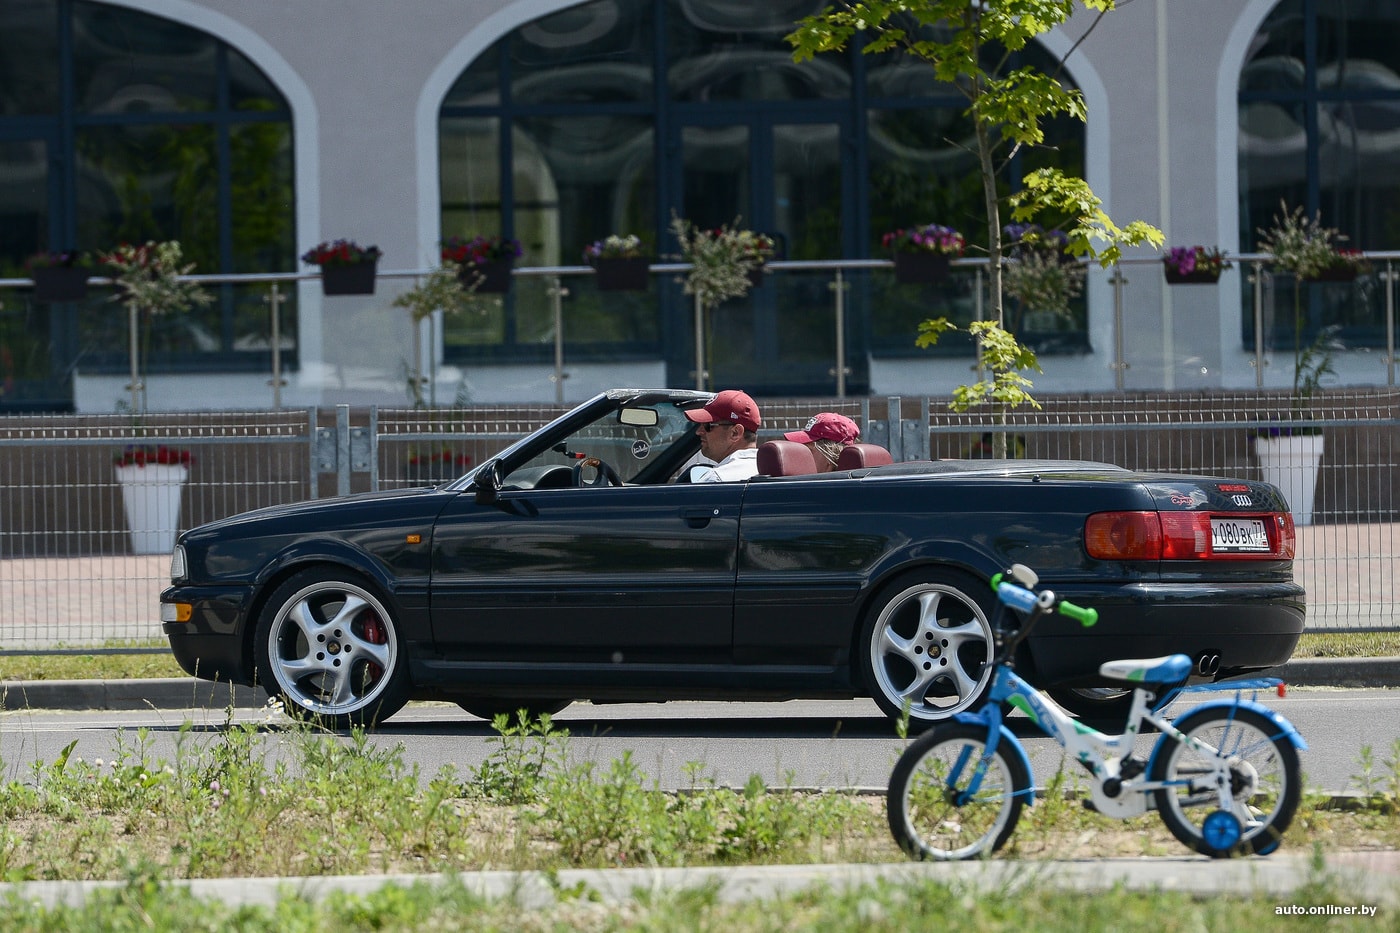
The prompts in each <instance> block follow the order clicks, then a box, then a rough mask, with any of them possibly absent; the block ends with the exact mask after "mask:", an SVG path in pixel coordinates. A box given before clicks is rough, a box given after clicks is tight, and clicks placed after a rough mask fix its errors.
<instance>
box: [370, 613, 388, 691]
mask: <svg viewBox="0 0 1400 933" xmlns="http://www.w3.org/2000/svg"><path fill="white" fill-rule="evenodd" d="M364 638H365V641H367V642H369V643H370V644H371V645H382V644H384V643H385V642H387V641H388V640H389V639H388V636H387V635H386V634H385V633H384V623H383V622H381V621H379V616H377V615H375V614H374V613H372V612H367V613H365V617H364ZM365 666H366V667H367V668H368V670H367V671H366V672H365V673H367V674H368V675H369V676H368V677H367V678H366V681H367V682H366V684H365V686H372V685H373V684H376V683H378V682H379V678H381V677H383V676H384V668H382V667H380V666H379V665H378V664H375V663H374V662H373V661H369V662H367V663H366V665H365Z"/></svg>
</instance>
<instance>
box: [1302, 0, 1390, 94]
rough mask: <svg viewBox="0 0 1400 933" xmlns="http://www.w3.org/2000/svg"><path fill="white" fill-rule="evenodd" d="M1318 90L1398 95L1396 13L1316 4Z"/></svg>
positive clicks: (1381, 7)
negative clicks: (1343, 90) (1338, 89)
mask: <svg viewBox="0 0 1400 933" xmlns="http://www.w3.org/2000/svg"><path fill="white" fill-rule="evenodd" d="M1317 86H1318V88H1319V89H1323V90H1329V89H1336V88H1345V89H1346V90H1348V91H1355V92H1358V93H1365V92H1381V93H1386V94H1396V93H1400V7H1397V6H1396V5H1395V4H1394V3H1318V4H1317Z"/></svg>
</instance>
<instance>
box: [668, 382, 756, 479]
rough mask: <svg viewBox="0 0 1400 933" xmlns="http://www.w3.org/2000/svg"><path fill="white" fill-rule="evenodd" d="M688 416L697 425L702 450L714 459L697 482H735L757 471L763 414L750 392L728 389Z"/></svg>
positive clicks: (708, 457)
mask: <svg viewBox="0 0 1400 933" xmlns="http://www.w3.org/2000/svg"><path fill="white" fill-rule="evenodd" d="M685 416H686V417H687V418H689V419H690V420H691V421H694V422H695V423H696V424H697V425H698V427H697V428H696V429H695V433H696V434H698V435H699V436H700V453H701V454H702V455H703V456H704V457H705V458H706V459H708V460H712V461H714V463H715V466H714V467H712V468H711V469H709V470H707V471H705V472H704V473H702V474H701V475H700V476H698V477H696V479H695V480H694V482H697V483H732V482H734V481H736V480H744V479H749V478H750V477H753V476H757V475H758V429H759V428H761V427H763V418H762V417H761V416H760V415H759V413H758V405H756V404H754V400H753V399H751V398H749V396H748V394H747V393H745V392H740V391H739V390H738V389H726V390H725V391H723V392H721V393H719V394H718V395H716V396H715V397H714V398H713V399H712V400H711V401H710V403H709V404H708V405H706V406H705V407H704V408H692V409H690V410H689V411H687V412H686V413H685Z"/></svg>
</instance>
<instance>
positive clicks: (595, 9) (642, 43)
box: [510, 0, 656, 104]
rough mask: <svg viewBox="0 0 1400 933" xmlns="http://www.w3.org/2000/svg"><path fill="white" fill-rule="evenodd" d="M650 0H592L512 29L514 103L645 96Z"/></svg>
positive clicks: (651, 42) (651, 38)
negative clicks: (639, 0)
mask: <svg viewBox="0 0 1400 933" xmlns="http://www.w3.org/2000/svg"><path fill="white" fill-rule="evenodd" d="M651 10H652V6H651V4H649V3H646V4H636V3H629V4H623V3H620V2H618V0H596V2H594V3H586V4H584V5H582V6H577V7H571V8H570V9H567V10H564V11H562V12H560V13H555V14H554V15H553V16H546V17H544V18H543V19H537V20H535V21H534V22H532V23H527V24H526V25H524V26H521V27H520V28H519V29H518V30H516V31H515V33H513V34H512V39H511V44H510V50H511V62H510V75H511V100H512V101H513V102H515V103H529V104H540V103H601V102H606V101H650V100H651V96H652V54H653V53H652V50H653V49H654V47H655V44H656V39H655V32H656V31H655V27H654V24H653V23H652V18H651Z"/></svg>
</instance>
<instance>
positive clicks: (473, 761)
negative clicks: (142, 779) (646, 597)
mask: <svg viewBox="0 0 1400 933" xmlns="http://www.w3.org/2000/svg"><path fill="white" fill-rule="evenodd" d="M1260 699H1261V701H1262V702H1264V703H1265V704H1266V705H1268V706H1270V707H1272V708H1274V709H1276V710H1278V711H1279V712H1280V713H1282V714H1283V715H1284V716H1286V717H1287V718H1289V719H1290V720H1292V721H1293V723H1294V724H1295V725H1296V726H1297V727H1298V730H1299V732H1300V733H1301V734H1302V735H1303V737H1304V739H1305V740H1306V741H1307V742H1308V743H1309V748H1308V750H1307V751H1305V752H1303V753H1302V762H1303V768H1304V773H1305V776H1306V780H1307V783H1308V786H1309V787H1310V788H1313V789H1317V790H1321V791H1325V792H1328V793H1342V792H1346V791H1349V790H1357V789H1358V787H1357V782H1356V780H1355V778H1356V777H1357V776H1358V775H1360V773H1361V770H1362V769H1361V764H1360V760H1361V749H1362V747H1363V746H1370V748H1371V749H1372V751H1373V755H1374V758H1375V761H1376V767H1377V772H1378V773H1377V777H1378V778H1381V779H1382V780H1384V779H1385V778H1387V777H1389V776H1391V775H1393V774H1395V773H1400V763H1396V764H1395V765H1394V766H1388V765H1386V764H1385V762H1386V760H1387V759H1388V758H1389V759H1392V760H1393V759H1395V758H1396V757H1398V756H1400V690H1384V689H1374V688H1368V689H1343V688H1293V689H1291V690H1289V692H1288V695H1287V696H1286V697H1285V698H1282V699H1280V698H1278V697H1276V696H1274V695H1272V694H1269V695H1267V696H1263V697H1261V698H1260ZM1198 701H1199V700H1198V699H1195V700H1193V701H1192V703H1191V704H1190V705H1194V702H1198ZM1187 705H1188V704H1183V703H1178V704H1177V705H1176V706H1175V707H1174V711H1175V712H1180V711H1182V710H1184V709H1185V708H1187ZM229 715H232V716H233V717H234V718H235V719H236V720H238V721H241V722H258V721H261V720H263V719H265V718H266V714H265V713H264V712H263V711H262V710H260V709H258V708H255V707H239V708H236V709H233V710H232V712H231V713H230V712H229V711H227V710H225V709H221V708H218V707H211V708H201V707H193V706H191V707H186V708H174V709H149V708H148V709H144V710H141V709H136V710H109V711H41V710H21V711H13V712H7V713H3V714H0V760H3V762H4V765H5V770H6V774H5V777H6V778H14V779H20V780H22V779H24V777H25V776H26V775H27V774H28V773H29V764H30V762H33V761H36V760H37V761H53V760H54V758H55V757H56V756H57V755H58V753H59V751H60V750H61V749H62V748H63V747H64V746H65V745H66V744H67V743H68V742H70V741H72V740H73V739H75V738H76V739H77V740H78V747H77V750H76V751H75V754H78V755H82V756H84V757H86V758H89V759H91V758H95V757H107V758H110V757H111V754H112V752H113V750H114V749H115V748H116V747H117V743H118V736H119V733H122V732H124V733H125V739H126V742H127V744H128V745H129V744H130V742H131V738H132V737H131V732H132V730H134V729H136V728H140V727H145V728H146V729H148V731H149V743H150V745H149V747H150V751H149V754H150V756H151V757H152V758H155V759H159V758H161V757H165V758H173V757H174V755H175V741H176V738H177V735H178V732H179V729H180V726H181V724H182V723H184V722H186V721H187V720H188V721H189V722H191V723H192V724H193V725H194V726H195V730H194V732H195V736H196V739H197V740H204V739H213V738H215V737H217V733H218V731H219V730H220V729H221V728H222V724H223V723H224V721H225V718H226V717H227V716H229ZM277 721H284V720H280V719H279V720H277ZM556 722H557V723H558V725H559V726H561V727H563V728H566V729H568V730H569V733H570V737H569V739H568V743H569V753H570V754H571V755H572V756H574V757H575V758H588V759H592V760H595V761H599V762H603V763H606V762H611V761H612V760H614V759H616V758H619V757H621V756H622V754H623V753H624V752H628V751H630V752H631V754H632V757H633V759H634V761H635V762H636V763H637V765H638V767H639V768H640V769H641V770H642V771H643V772H645V773H646V774H647V775H649V776H652V777H654V778H655V779H656V780H657V781H658V782H659V783H660V785H661V786H662V787H664V788H677V787H685V786H688V785H689V783H690V781H691V778H690V776H689V774H688V773H687V766H688V765H689V764H690V763H699V772H698V773H700V774H701V775H703V776H706V777H709V778H712V779H713V780H714V781H716V782H717V783H719V784H723V785H727V786H742V785H743V783H744V782H745V781H746V780H747V779H748V777H749V776H750V775H753V774H757V775H759V776H760V777H761V778H762V779H763V780H764V781H765V782H766V783H768V784H769V785H770V786H783V785H786V784H792V785H794V786H798V787H813V786H823V787H861V788H872V789H883V788H884V787H885V786H886V785H887V782H888V778H889V772H890V769H891V768H892V767H893V765H894V761H895V759H896V758H897V757H898V755H899V752H900V750H901V748H902V747H903V742H902V740H900V739H899V738H898V737H896V736H895V735H894V734H893V731H892V728H891V724H890V723H889V722H888V721H887V720H886V719H885V718H884V716H882V715H881V714H880V713H879V711H878V710H877V709H876V707H875V705H874V703H873V702H871V701H869V700H853V701H806V700H803V701H792V702H788V703H701V702H675V703H658V704H617V705H604V706H592V705H589V704H586V703H578V704H575V705H573V706H571V707H569V708H568V709H566V710H565V711H563V712H562V713H560V714H559V716H557V717H556ZM1012 722H1013V727H1014V728H1015V729H1016V731H1017V732H1018V733H1019V734H1022V735H1024V736H1027V746H1028V748H1029V750H1030V752H1031V758H1032V764H1033V767H1034V768H1035V769H1036V774H1037V782H1038V783H1042V784H1043V783H1045V782H1046V781H1047V780H1048V778H1049V776H1050V775H1051V774H1053V773H1054V771H1055V770H1056V769H1057V768H1058V767H1059V766H1060V761H1061V756H1060V753H1059V748H1058V747H1057V746H1055V745H1054V744H1053V743H1052V742H1051V741H1050V740H1048V739H1045V738H1043V737H1038V736H1037V737H1032V736H1031V733H1030V732H1029V723H1028V722H1026V721H1025V720H1019V725H1018V724H1017V722H1018V720H1016V719H1013V720H1012ZM268 736H269V741H270V742H272V746H271V748H272V757H273V758H276V757H278V755H279V752H278V748H279V747H280V745H281V743H282V741H283V740H282V738H281V737H280V736H279V733H278V730H276V729H269V731H268ZM493 736H494V732H493V730H492V729H491V727H490V725H489V724H488V723H486V722H484V721H483V720H480V719H476V718H474V717H471V716H469V715H467V714H466V713H463V712H462V711H461V710H460V709H458V708H457V707H456V706H452V705H449V704H441V703H432V704H427V703H423V704H412V705H410V706H409V707H408V708H407V709H405V710H404V711H402V712H401V713H399V714H398V715H397V716H395V717H394V718H393V719H391V720H390V721H389V722H388V723H386V724H384V725H383V726H382V727H381V728H380V729H379V730H378V731H377V732H376V733H374V734H373V741H374V742H376V743H378V744H380V745H395V744H402V746H403V749H404V758H405V760H406V761H407V762H409V763H411V764H417V765H418V766H419V768H420V769H421V773H422V774H424V775H432V774H435V773H436V772H437V771H438V770H439V769H440V768H442V767H444V766H447V765H451V766H452V767H454V768H456V769H457V771H458V772H459V773H466V772H467V770H468V769H470V768H474V767H476V766H477V765H479V764H480V763H481V762H482V761H483V760H485V758H486V756H488V755H489V754H490V753H491V752H492V750H493V749H494V748H495V747H496V745H495V743H494V742H493V741H492V737H493ZM1150 741H1151V737H1144V738H1143V740H1142V742H1143V743H1144V747H1146V745H1147V744H1148V743H1150Z"/></svg>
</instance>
